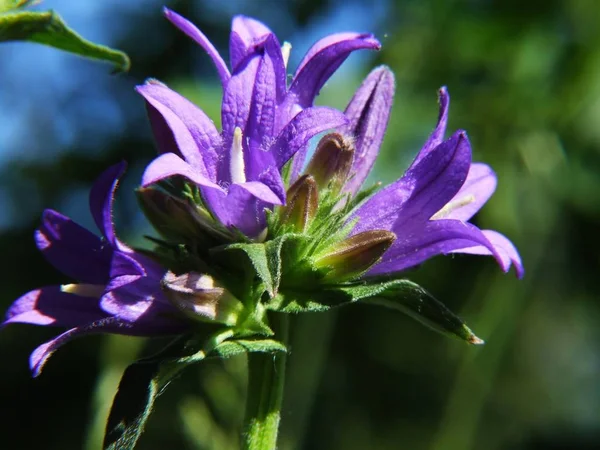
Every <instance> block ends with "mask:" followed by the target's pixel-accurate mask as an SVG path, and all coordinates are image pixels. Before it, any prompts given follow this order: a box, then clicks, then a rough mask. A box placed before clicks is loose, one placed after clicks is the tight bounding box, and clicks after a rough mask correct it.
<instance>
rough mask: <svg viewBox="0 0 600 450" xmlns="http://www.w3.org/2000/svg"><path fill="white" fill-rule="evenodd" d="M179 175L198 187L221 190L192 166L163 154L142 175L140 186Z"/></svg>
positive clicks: (173, 156) (171, 155) (177, 158)
mask: <svg viewBox="0 0 600 450" xmlns="http://www.w3.org/2000/svg"><path fill="white" fill-rule="evenodd" d="M174 175H180V176H182V177H185V178H187V179H188V180H190V181H193V182H194V183H196V184H197V185H199V186H205V187H209V188H213V189H218V190H222V189H221V188H220V187H219V185H217V184H215V183H213V182H212V181H210V180H209V179H208V178H206V177H205V176H203V175H201V174H200V173H199V172H197V171H196V170H195V169H194V168H193V167H192V166H190V165H189V164H188V163H187V162H185V161H184V160H183V159H181V158H180V157H179V156H177V155H175V154H174V153H165V154H163V155H160V156H159V157H158V158H155V159H154V160H153V161H152V162H151V163H150V164H148V167H146V170H145V171H144V174H143V175H142V186H144V187H145V186H148V185H150V184H152V183H156V182H158V181H160V180H164V179H165V178H168V177H172V176H174Z"/></svg>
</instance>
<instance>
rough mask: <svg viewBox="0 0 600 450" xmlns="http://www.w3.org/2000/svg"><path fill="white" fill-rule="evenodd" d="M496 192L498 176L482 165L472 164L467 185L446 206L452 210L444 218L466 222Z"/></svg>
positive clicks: (488, 167) (466, 181)
mask: <svg viewBox="0 0 600 450" xmlns="http://www.w3.org/2000/svg"><path fill="white" fill-rule="evenodd" d="M495 190H496V174H495V173H494V171H493V170H492V168H491V167H490V166H488V165H487V164H482V163H473V164H471V167H470V168H469V173H468V175H467V179H466V180H465V184H463V185H462V187H461V188H460V191H458V192H457V194H456V195H455V196H454V198H453V199H452V200H450V202H448V204H447V205H446V206H448V207H449V209H450V210H449V212H448V213H447V214H446V215H444V216H443V218H444V219H457V220H463V221H465V222H466V221H467V220H469V219H470V218H471V217H473V216H474V215H475V213H477V211H479V210H480V209H481V207H482V206H483V205H484V204H485V202H487V201H488V200H489V198H490V197H491V196H492V194H493V193H494V191H495ZM454 205H456V206H454ZM445 208H446V207H444V208H443V209H445ZM443 209H442V211H443Z"/></svg>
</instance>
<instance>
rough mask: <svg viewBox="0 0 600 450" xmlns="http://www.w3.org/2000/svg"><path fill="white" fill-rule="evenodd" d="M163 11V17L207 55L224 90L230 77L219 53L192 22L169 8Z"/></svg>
mask: <svg viewBox="0 0 600 450" xmlns="http://www.w3.org/2000/svg"><path fill="white" fill-rule="evenodd" d="M163 11H164V14H165V17H166V18H167V19H169V21H170V22H171V23H172V24H173V25H175V26H176V27H177V28H179V29H180V30H181V31H183V32H184V33H185V34H187V35H188V36H189V37H190V38H192V39H193V40H194V41H196V42H197V43H198V44H199V45H200V46H201V47H202V48H203V49H204V50H205V51H206V53H208V56H210V57H211V59H212V60H213V63H214V64H215V67H216V68H217V72H218V73H219V77H220V78H221V84H222V85H223V88H225V85H226V84H227V81H229V78H230V77H231V75H230V74H229V69H227V64H225V61H223V58H221V55H219V52H218V51H217V49H216V48H215V46H214V45H212V44H211V42H210V41H209V40H208V39H207V37H206V36H204V34H203V33H202V32H201V31H200V30H199V29H198V28H197V27H196V26H195V25H194V24H193V23H192V22H190V21H189V20H187V19H186V18H184V17H182V16H180V15H179V14H177V13H176V12H174V11H171V10H170V9H169V8H166V7H165V8H164V10H163Z"/></svg>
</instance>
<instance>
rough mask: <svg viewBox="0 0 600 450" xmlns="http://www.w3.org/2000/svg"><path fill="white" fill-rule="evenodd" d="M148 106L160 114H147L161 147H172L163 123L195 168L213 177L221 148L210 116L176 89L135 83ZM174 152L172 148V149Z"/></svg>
mask: <svg viewBox="0 0 600 450" xmlns="http://www.w3.org/2000/svg"><path fill="white" fill-rule="evenodd" d="M136 90H137V91H138V92H139V93H140V94H141V95H142V96H143V97H144V98H145V99H146V102H147V104H148V105H149V109H150V108H154V109H155V110H156V111H157V112H158V113H159V114H160V115H157V114H150V115H149V117H150V120H151V121H152V127H153V128H154V127H155V126H156V127H157V132H156V133H155V137H156V139H157V142H158V146H159V149H160V150H161V151H173V150H174V146H173V142H172V140H171V138H170V136H169V135H167V134H166V133H165V124H166V126H168V128H169V129H170V130H171V133H172V137H173V139H174V140H175V143H176V146H175V147H176V148H177V149H178V151H177V152H176V153H180V154H181V155H182V156H183V158H184V159H185V160H186V161H187V162H188V164H190V165H191V166H192V167H193V168H194V170H195V171H196V172H199V173H200V174H201V175H203V176H204V177H208V178H210V179H211V180H215V176H216V165H217V161H218V159H219V156H218V152H219V149H220V148H221V144H222V141H221V136H220V135H219V132H218V131H217V129H216V128H215V125H214V123H213V122H212V120H210V119H209V118H208V116H206V114H204V112H202V110H201V109H200V108H198V107H197V106H196V105H194V104H193V103H191V102H190V101H189V100H187V99H186V98H184V97H182V96H181V95H179V94H178V93H177V92H175V91H173V90H171V89H169V88H168V87H166V86H165V85H163V84H159V83H157V82H154V81H150V82H147V83H146V84H144V85H141V86H137V87H136ZM174 153H175V152H174Z"/></svg>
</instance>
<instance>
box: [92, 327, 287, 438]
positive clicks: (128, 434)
mask: <svg viewBox="0 0 600 450" xmlns="http://www.w3.org/2000/svg"><path fill="white" fill-rule="evenodd" d="M200 342H201V341H200V339H199V338H197V337H192V338H190V336H183V337H180V338H178V339H176V340H175V341H173V342H172V343H171V344H170V345H169V346H167V347H166V348H165V349H163V350H162V351H161V352H159V353H158V354H156V355H154V356H152V357H150V358H144V359H141V360H139V361H137V362H135V363H133V364H131V365H130V366H129V367H128V368H127V369H126V370H125V372H124V373H123V377H122V378H121V382H120V383H119V389H118V391H117V394H116V395H115V399H114V401H113V405H112V408H111V411H110V415H109V418H108V422H107V425H106V434H105V437H104V444H103V449H104V450H132V449H133V448H134V447H135V445H136V444H137V442H138V440H139V438H140V436H141V434H142V432H143V431H144V426H145V425H146V422H147V420H148V417H149V416H150V413H151V412H152V408H153V407H154V403H155V401H156V398H157V397H158V396H159V395H160V394H161V393H162V392H163V391H164V390H165V388H166V387H167V385H168V384H169V383H170V382H171V381H172V380H173V379H174V378H175V377H176V376H177V375H178V374H179V373H180V372H181V371H182V370H183V369H185V368H186V367H188V366H189V365H191V364H194V363H197V362H200V361H202V360H204V359H206V358H229V357H231V356H235V355H238V354H241V353H254V352H259V353H280V352H284V353H285V352H287V348H286V347H285V345H283V344H282V343H280V342H278V341H275V340H272V339H235V338H234V333H233V331H232V330H228V329H226V330H224V331H221V332H219V333H217V334H215V335H213V336H212V337H211V338H209V339H208V340H207V341H205V342H204V343H203V344H201V343H200Z"/></svg>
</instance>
